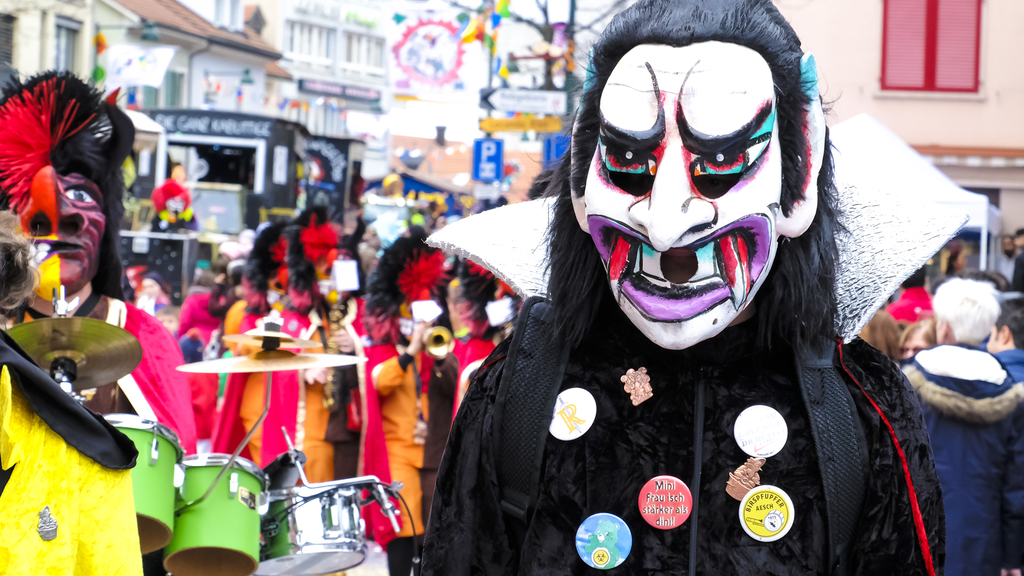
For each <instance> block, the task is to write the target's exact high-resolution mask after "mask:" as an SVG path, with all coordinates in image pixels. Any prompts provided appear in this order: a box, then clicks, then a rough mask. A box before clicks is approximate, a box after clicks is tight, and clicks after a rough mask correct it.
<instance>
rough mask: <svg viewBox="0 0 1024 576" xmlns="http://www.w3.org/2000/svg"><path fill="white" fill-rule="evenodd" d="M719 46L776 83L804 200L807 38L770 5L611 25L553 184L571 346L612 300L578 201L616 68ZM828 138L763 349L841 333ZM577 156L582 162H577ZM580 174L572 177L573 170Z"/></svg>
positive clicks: (648, 3)
mask: <svg viewBox="0 0 1024 576" xmlns="http://www.w3.org/2000/svg"><path fill="white" fill-rule="evenodd" d="M705 41H719V42H728V43H733V44H738V45H741V46H745V47H748V48H751V49H752V50H755V51H756V52H758V53H759V54H760V55H761V56H762V57H763V58H764V59H765V61H766V62H767V63H768V65H769V67H770V68H771V71H772V77H773V80H774V84H775V92H776V101H777V109H778V123H779V140H780V144H781V148H782V176H783V182H782V198H781V205H782V212H783V214H785V215H789V214H790V213H791V212H792V209H793V205H794V203H796V202H797V201H800V200H802V199H803V197H802V194H803V193H802V188H801V186H800V183H801V182H805V181H806V176H807V172H808V170H809V163H808V158H807V155H806V153H803V152H802V151H804V150H807V141H806V140H807V139H806V136H805V134H804V128H805V126H806V112H805V110H806V108H805V107H806V106H807V105H808V104H809V97H808V96H807V93H806V92H805V91H804V89H803V88H804V87H803V86H802V81H801V70H800V59H801V57H802V56H803V52H802V50H801V49H800V40H799V39H798V38H797V36H796V33H795V32H794V31H793V29H792V28H791V27H790V26H789V24H788V23H787V22H786V21H785V19H783V17H782V15H781V14H779V12H778V10H777V9H776V8H775V6H774V5H773V4H772V3H771V1H770V0H641V1H640V2H637V3H636V4H634V5H633V6H631V7H629V8H627V9H625V10H623V11H622V12H621V13H619V14H618V15H616V16H615V18H613V19H612V21H611V23H610V24H609V25H608V27H607V28H606V29H605V31H604V33H603V34H602V35H601V37H600V38H599V39H598V40H597V42H596V43H595V45H594V47H593V51H592V53H591V61H590V64H589V68H588V71H587V81H586V83H585V85H584V91H583V93H582V95H581V97H580V105H579V109H578V110H577V113H576V118H575V128H574V130H575V136H574V137H573V139H572V144H571V147H570V151H569V154H567V155H566V157H564V158H563V162H562V163H561V164H560V165H559V166H558V167H557V168H556V169H555V171H554V173H553V174H545V175H543V176H546V177H547V178H549V181H550V184H549V185H548V188H547V191H546V193H545V196H548V197H555V198H557V202H556V207H555V214H554V218H553V220H552V224H551V228H550V230H549V256H550V260H549V267H550V278H551V280H550V284H549V294H550V298H551V302H552V304H553V308H554V314H555V324H556V327H557V329H558V330H559V332H560V333H561V334H562V336H563V337H565V338H566V339H567V340H568V341H569V342H570V344H571V345H576V344H578V343H579V342H580V341H581V340H582V339H583V336H584V335H585V334H586V333H587V331H588V330H589V329H590V326H591V324H592V323H593V321H594V319H595V318H596V316H597V311H598V309H599V308H600V304H601V299H602V298H610V297H611V292H610V290H609V289H608V287H607V274H606V273H605V270H604V267H603V265H602V264H601V261H600V258H599V257H598V253H597V250H595V249H594V243H593V240H592V239H591V237H590V236H589V235H588V234H586V233H585V232H583V231H582V230H581V229H580V227H579V224H578V223H577V220H576V216H575V213H574V212H573V206H572V195H573V194H574V193H575V195H576V196H577V197H578V196H581V195H582V194H583V192H584V188H585V186H586V178H587V169H588V167H589V164H590V159H591V158H593V155H594V150H595V148H596V146H597V140H598V133H599V125H600V115H599V112H598V105H599V103H600V99H601V93H602V91H603V90H604V86H605V83H606V82H607V81H608V77H609V76H610V75H611V73H612V70H613V69H614V68H615V65H616V64H617V63H618V61H619V60H620V59H621V58H622V56H623V55H625V54H626V52H628V51H629V50H630V49H632V48H633V47H635V46H637V45H640V44H665V45H669V46H675V47H681V46H687V45H690V44H694V43H698V42H705ZM829 147H830V144H829V140H828V136H827V135H826V138H825V153H824V158H823V162H822V168H821V171H820V172H819V173H818V176H817V182H818V212H817V214H816V215H815V217H814V221H813V222H812V224H811V227H810V229H808V230H807V232H805V233H804V234H803V235H802V236H800V237H798V238H794V239H792V240H782V241H781V244H780V246H779V250H778V254H777V257H776V259H775V263H774V264H773V266H772V269H771V271H770V275H769V277H768V279H767V281H766V282H765V285H764V286H762V288H761V290H759V291H758V294H757V296H756V297H755V301H754V305H755V306H756V307H757V318H758V322H759V323H760V328H761V329H760V334H761V338H762V342H761V344H762V345H765V346H767V345H770V344H771V343H772V341H773V340H775V339H781V340H783V341H784V342H787V343H789V344H790V345H791V346H793V347H795V348H796V349H798V350H805V349H807V347H808V345H809V344H810V343H811V342H814V341H817V340H820V339H822V338H832V337H834V335H835V330H834V327H833V319H834V318H835V315H836V309H837V307H836V301H835V296H834V291H833V285H834V271H835V265H836V261H837V259H838V251H837V248H836V244H835V234H836V232H837V229H838V226H839V224H838V223H837V220H836V209H835V205H836V204H835V194H836V192H835V184H834V179H833V171H832V158H831V153H830V150H829ZM569 158H571V159H572V160H573V162H572V163H570V161H569ZM572 165H575V166H577V167H578V169H577V170H572V169H571V166H572Z"/></svg>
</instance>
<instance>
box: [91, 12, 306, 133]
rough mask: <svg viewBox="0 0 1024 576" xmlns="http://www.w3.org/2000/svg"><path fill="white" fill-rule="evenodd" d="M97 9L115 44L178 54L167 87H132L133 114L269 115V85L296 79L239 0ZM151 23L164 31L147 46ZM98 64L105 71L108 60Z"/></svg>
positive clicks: (103, 28)
mask: <svg viewBox="0 0 1024 576" xmlns="http://www.w3.org/2000/svg"><path fill="white" fill-rule="evenodd" d="M94 1H95V2H96V6H95V15H96V23H97V24H98V25H99V28H100V31H102V33H103V35H104V36H105V37H106V41H107V44H109V45H111V46H113V45H117V44H135V45H142V46H157V45H162V46H173V47H175V49H176V50H175V54H174V58H173V60H172V61H171V64H170V66H169V68H168V70H167V73H166V75H165V76H164V82H163V85H162V86H160V87H158V88H157V87H126V89H127V91H128V92H129V94H130V97H129V106H130V107H134V108H139V109H157V108H160V109H167V108H188V109H204V110H219V111H224V112H242V113H249V114H261V113H263V110H264V105H265V102H266V98H267V86H268V77H271V78H273V77H275V76H287V75H288V74H287V72H285V71H284V70H282V69H280V68H279V67H277V64H276V61H277V60H278V59H280V57H281V54H280V53H279V52H277V50H275V49H274V47H273V46H272V45H270V44H269V43H268V42H267V41H265V40H264V39H263V38H261V37H260V35H259V34H257V33H256V32H255V31H253V30H252V29H250V28H248V27H247V26H246V24H245V21H244V18H243V16H244V10H243V6H242V5H241V3H240V1H239V0H181V1H179V0H94ZM146 23H149V24H150V26H153V25H155V27H156V32H157V34H158V35H159V39H158V40H156V41H155V42H154V41H152V40H144V39H143V33H144V31H145V30H146V27H145V25H146ZM93 33H94V32H90V36H91V34H93ZM90 40H91V37H90ZM89 48H90V50H91V51H92V52H91V53H93V54H94V53H95V48H94V47H93V46H92V45H91V43H90V46H89ZM97 61H98V63H99V64H100V65H101V66H104V65H105V64H106V55H105V54H101V55H100V56H99V57H98V59H97ZM90 69H91V68H90ZM85 75H87V73H86V74H83V76H85Z"/></svg>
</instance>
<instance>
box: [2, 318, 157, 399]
mask: <svg viewBox="0 0 1024 576" xmlns="http://www.w3.org/2000/svg"><path fill="white" fill-rule="evenodd" d="M7 333H8V334H9V335H10V336H11V338H13V339H14V341H15V342H17V343H18V345H19V346H21V347H22V349H24V350H25V352H26V353H28V355H29V356H30V357H31V358H32V360H34V361H35V362H36V364H39V366H40V367H42V369H43V370H45V371H49V370H50V365H51V364H52V363H53V361H54V360H55V359H57V358H68V359H70V360H72V361H73V362H74V363H75V367H76V368H77V372H78V376H77V378H75V380H74V382H72V388H73V389H74V390H76V391H78V390H86V389H88V388H96V387H97V386H103V385H105V384H111V383H113V382H117V381H118V380H119V379H120V378H121V377H123V376H125V375H127V374H131V373H132V370H135V368H136V367H137V366H138V365H139V362H141V361H142V346H141V345H140V344H139V341H138V340H136V339H135V336H132V335H131V333H129V332H128V331H127V330H124V329H122V328H119V327H117V326H114V325H112V324H107V323H106V322H104V321H102V320H96V319H94V318H78V317H67V318H40V319H38V320H33V321H31V322H25V323H22V324H18V325H16V326H12V327H11V329H10V330H8V331H7Z"/></svg>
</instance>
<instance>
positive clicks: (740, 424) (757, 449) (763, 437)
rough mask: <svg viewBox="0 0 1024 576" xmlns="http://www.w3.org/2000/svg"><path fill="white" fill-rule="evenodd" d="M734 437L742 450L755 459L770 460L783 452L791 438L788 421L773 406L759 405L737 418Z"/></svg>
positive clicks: (741, 413) (748, 409)
mask: <svg viewBox="0 0 1024 576" xmlns="http://www.w3.org/2000/svg"><path fill="white" fill-rule="evenodd" d="M733 435H734V436H735V437H736V443H737V444H739V446H740V449H742V450H743V451H744V452H746V453H747V454H748V455H750V456H753V457H755V458H770V457H772V456H775V455H776V454H778V453H779V452H781V451H782V448H783V447H784V446H785V445H786V440H787V439H788V438H789V427H788V426H787V425H786V419H785V418H783V417H782V414H779V412H778V410H776V409H775V408H772V407H771V406H765V405H763V404H757V405H754V406H751V407H749V408H747V409H746V410H744V411H743V412H740V415H739V416H737V417H736V425H735V426H734V427H733Z"/></svg>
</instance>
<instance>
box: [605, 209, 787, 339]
mask: <svg viewBox="0 0 1024 576" xmlns="http://www.w3.org/2000/svg"><path fill="white" fill-rule="evenodd" d="M587 222H588V224H589V225H590V234H591V236H592V237H593V238H594V243H595V244H596V245H597V251H598V253H599V254H600V255H601V259H602V260H604V262H605V265H606V266H607V268H608V277H609V279H610V280H611V281H612V282H617V283H618V286H619V291H620V292H621V294H623V295H624V296H625V297H626V298H627V299H629V301H630V302H632V303H633V305H634V306H635V307H636V308H637V309H638V310H639V311H640V312H641V313H642V314H644V316H646V317H647V318H648V319H649V320H652V321H655V322H681V321H684V320H689V319H691V318H693V317H695V316H698V315H700V314H702V313H703V312H705V311H707V310H710V309H711V308H713V307H715V306H717V305H718V304H720V303H722V302H724V301H726V300H730V299H731V300H732V303H733V305H734V306H735V307H736V309H737V310H739V309H740V308H741V307H742V306H743V304H744V302H746V300H747V297H748V296H749V294H750V290H751V288H752V287H753V286H754V284H755V283H756V282H757V280H758V278H760V276H761V273H762V272H764V269H765V267H766V264H767V262H768V255H769V249H770V245H769V242H770V241H771V240H772V238H771V222H770V221H769V219H768V217H767V216H766V215H764V214H751V215H750V216H746V217H744V218H741V219H739V220H737V221H735V222H733V223H731V224H728V225H726V226H723V227H722V228H720V229H718V230H717V231H715V232H714V234H712V235H709V236H707V237H705V238H702V239H700V240H698V241H696V242H692V243H690V244H689V245H687V246H686V247H685V248H673V249H672V250H673V251H674V252H676V251H681V252H682V253H683V254H684V256H685V257H686V258H688V260H689V261H691V262H693V261H695V262H696V270H695V271H693V273H692V275H690V276H689V278H688V279H686V280H684V281H682V283H676V282H671V281H669V280H667V279H666V274H665V273H664V272H662V257H663V256H664V253H662V252H658V251H656V250H654V248H653V247H651V245H650V243H649V241H648V240H647V239H646V238H645V237H644V236H643V235H642V234H640V233H639V232H637V231H636V230H633V229H632V228H630V227H629V226H627V225H625V224H623V223H621V222H618V221H615V220H612V219H609V218H606V217H603V216H596V215H593V216H590V217H588V218H587ZM669 275H672V274H669Z"/></svg>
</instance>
